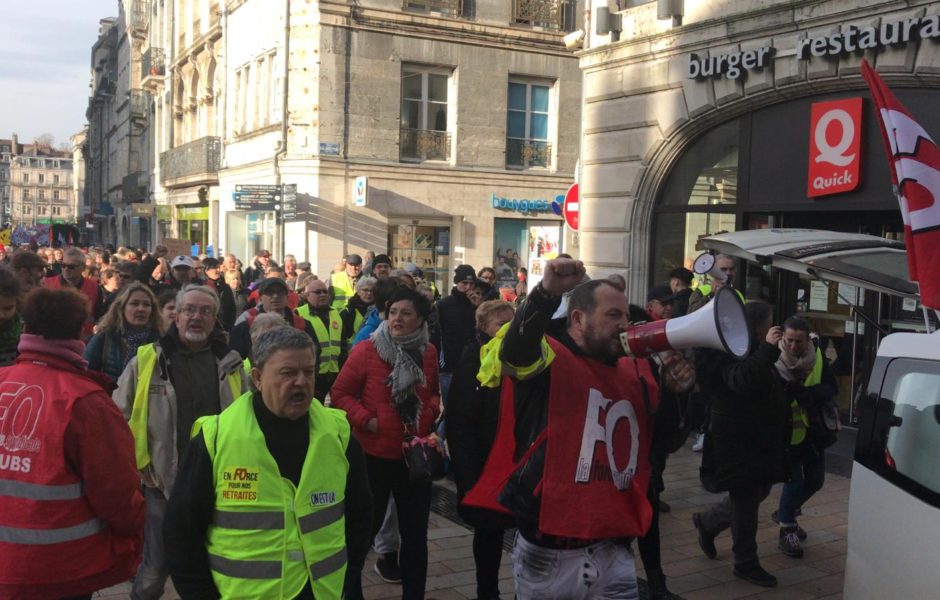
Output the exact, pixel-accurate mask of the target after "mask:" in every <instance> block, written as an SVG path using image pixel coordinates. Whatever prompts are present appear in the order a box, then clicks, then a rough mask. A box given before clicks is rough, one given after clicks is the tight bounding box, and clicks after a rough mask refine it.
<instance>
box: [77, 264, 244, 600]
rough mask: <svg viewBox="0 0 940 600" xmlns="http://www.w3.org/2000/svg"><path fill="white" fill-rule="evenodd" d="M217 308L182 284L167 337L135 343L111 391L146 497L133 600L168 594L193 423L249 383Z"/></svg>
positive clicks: (205, 291)
mask: <svg viewBox="0 0 940 600" xmlns="http://www.w3.org/2000/svg"><path fill="white" fill-rule="evenodd" d="M66 262H68V260H66ZM218 312H219V298H218V296H216V295H215V293H214V292H213V291H212V290H210V289H209V288H208V287H205V286H202V285H193V284H190V285H188V286H186V287H184V288H183V289H182V290H180V292H179V294H177V296H176V319H175V320H174V322H173V324H172V325H170V328H169V330H168V331H167V333H166V335H164V336H163V337H162V338H160V339H159V340H158V341H156V342H154V343H152V344H146V345H144V346H141V347H140V348H138V350H137V355H136V356H135V357H134V358H132V359H131V361H130V362H129V363H128V365H127V367H126V368H125V369H124V372H123V373H122V374H121V377H120V378H119V379H118V384H117V385H118V387H117V389H116V390H115V391H114V394H113V397H114V401H115V403H117V405H118V408H120V409H121V411H122V412H123V413H124V418H126V419H127V420H128V421H129V425H130V428H131V432H132V433H133V434H134V445H135V447H136V449H137V451H136V456H137V468H138V470H139V471H140V477H141V480H142V481H143V484H144V497H145V498H146V500H147V521H146V525H145V529H144V557H143V561H142V562H141V564H140V568H139V569H138V571H137V576H136V577H135V579H134V584H133V588H132V590H131V598H133V599H134V600H150V599H153V600H156V599H158V598H160V597H161V596H162V595H163V588H164V585H165V584H166V579H167V576H168V571H167V566H166V555H165V552H164V549H163V518H164V515H165V513H166V503H167V498H168V497H169V494H170V490H172V489H173V483H174V481H175V479H176V468H177V465H178V464H179V460H180V458H181V457H182V455H183V453H184V451H185V450H186V447H187V446H188V444H189V439H190V431H191V429H192V426H193V423H195V421H196V419H198V418H199V417H203V416H206V415H215V414H219V413H220V412H221V411H222V410H223V409H224V408H225V407H227V406H228V405H229V404H231V403H232V402H233V401H234V399H235V398H237V397H239V396H240V395H241V394H242V393H243V392H244V391H245V390H247V389H248V381H247V379H246V378H245V372H244V369H243V368H242V360H241V357H239V355H238V353H237V352H233V351H231V350H229V348H228V344H227V343H226V339H225V333H224V332H223V331H222V330H221V329H220V328H217V327H216V326H215V324H216V317H217V315H218Z"/></svg>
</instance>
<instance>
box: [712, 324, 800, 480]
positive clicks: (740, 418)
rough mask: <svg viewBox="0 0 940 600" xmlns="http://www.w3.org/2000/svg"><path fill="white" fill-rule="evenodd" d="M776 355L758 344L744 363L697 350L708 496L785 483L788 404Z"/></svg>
mask: <svg viewBox="0 0 940 600" xmlns="http://www.w3.org/2000/svg"><path fill="white" fill-rule="evenodd" d="M779 356H780V350H779V349H778V348H777V347H776V346H773V345H771V344H769V343H767V342H766V341H763V340H762V341H760V343H759V344H757V346H756V348H754V349H753V350H752V352H751V354H750V355H749V356H748V357H747V358H746V359H744V360H740V361H739V360H736V359H735V358H734V357H733V356H731V355H730V354H726V353H724V352H721V351H719V350H710V349H697V350H696V351H695V370H696V373H697V377H698V382H699V386H700V388H701V389H702V390H703V391H705V392H706V393H707V394H708V396H709V398H710V400H711V408H710V424H709V427H708V430H707V432H706V436H705V448H704V451H703V455H702V483H703V484H704V485H705V487H706V489H708V490H709V491H712V492H717V491H723V490H727V489H730V488H731V487H734V486H736V485H755V484H756V485H767V484H773V483H777V482H780V481H785V480H786V478H787V476H786V473H787V471H786V467H785V459H784V455H785V452H786V449H787V446H788V445H789V442H790V440H789V437H790V405H789V401H788V400H787V399H786V397H785V395H784V393H783V385H782V383H781V380H780V377H779V376H778V375H777V372H776V369H775V368H774V363H775V362H777V358H778V357H779Z"/></svg>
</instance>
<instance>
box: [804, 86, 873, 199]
mask: <svg viewBox="0 0 940 600" xmlns="http://www.w3.org/2000/svg"><path fill="white" fill-rule="evenodd" d="M809 130H810V131H809V133H810V134H809V176H808V177H807V181H806V194H807V195H808V196H809V197H810V198H818V197H820V196H828V195H830V194H841V193H844V192H851V191H852V190H854V189H855V188H856V187H858V175H859V165H860V164H861V162H862V161H861V154H862V153H861V148H862V140H861V138H862V99H861V98H848V99H845V100H834V101H831V102H815V103H813V105H812V108H811V109H810V128H809Z"/></svg>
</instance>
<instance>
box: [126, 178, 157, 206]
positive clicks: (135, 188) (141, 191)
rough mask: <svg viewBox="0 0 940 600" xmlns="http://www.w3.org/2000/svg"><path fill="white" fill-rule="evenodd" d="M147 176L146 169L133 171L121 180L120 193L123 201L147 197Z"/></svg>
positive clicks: (137, 200)
mask: <svg viewBox="0 0 940 600" xmlns="http://www.w3.org/2000/svg"><path fill="white" fill-rule="evenodd" d="M149 179H150V178H149V176H148V174H147V172H146V171H135V172H133V173H131V174H130V175H125V176H124V178H123V179H122V180H121V195H122V197H123V199H124V203H125V204H127V203H129V202H140V201H141V200H146V199H147V187H148V185H147V184H148V183H149Z"/></svg>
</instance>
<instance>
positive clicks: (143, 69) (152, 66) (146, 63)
mask: <svg viewBox="0 0 940 600" xmlns="http://www.w3.org/2000/svg"><path fill="white" fill-rule="evenodd" d="M165 75H166V52H165V51H164V50H163V48H153V47H150V48H147V51H146V52H144V55H143V56H142V57H141V59H140V78H141V79H147V78H148V77H164V76H165Z"/></svg>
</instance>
